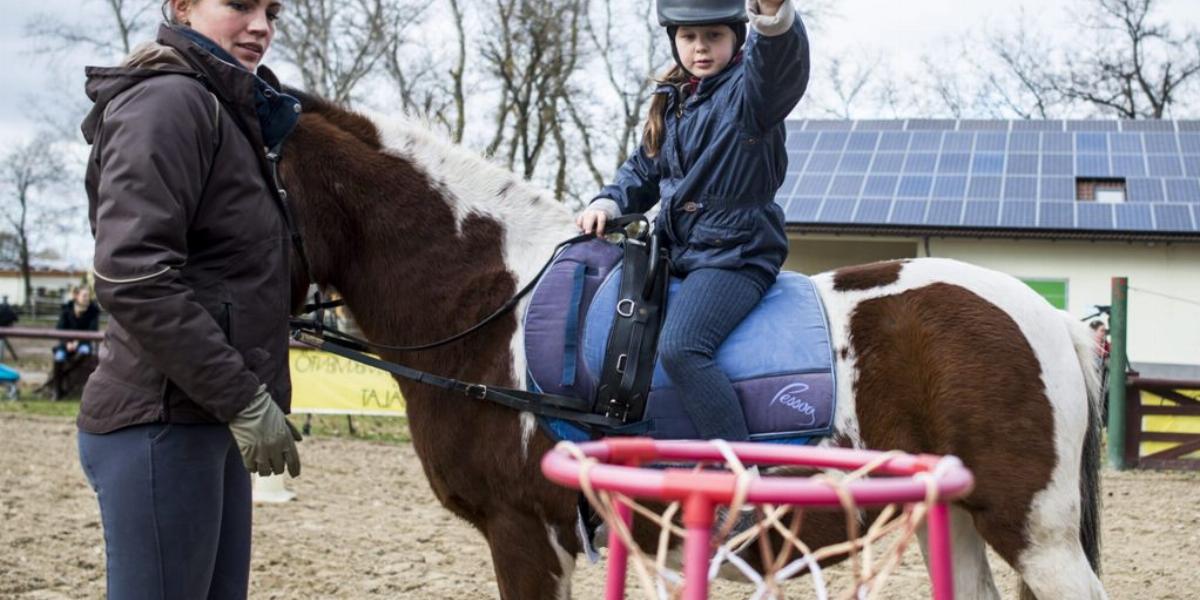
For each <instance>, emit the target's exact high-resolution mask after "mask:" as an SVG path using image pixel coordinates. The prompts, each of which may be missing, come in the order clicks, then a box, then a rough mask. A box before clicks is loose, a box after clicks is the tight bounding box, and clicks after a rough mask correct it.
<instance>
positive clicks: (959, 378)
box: [281, 98, 1105, 600]
mask: <svg viewBox="0 0 1200 600" xmlns="http://www.w3.org/2000/svg"><path fill="white" fill-rule="evenodd" d="M304 105H305V111H306V112H305V113H304V115H303V117H302V118H301V122H300V126H299V128H298V129H297V131H296V133H295V134H294V136H293V138H292V139H291V140H290V141H289V143H288V146H287V148H286V150H285V153H284V158H283V163H282V167H281V177H282V180H283V183H284V185H285V186H286V187H287V188H288V190H289V193H290V194H291V197H292V198H293V199H294V201H295V209H296V212H297V220H298V223H299V225H300V227H301V230H302V232H303V234H304V237H305V239H306V240H307V245H308V252H309V255H310V259H311V263H312V278H313V279H315V283H316V284H318V285H320V286H325V287H332V288H336V290H337V291H339V292H340V293H341V294H342V295H343V297H344V298H345V301H346V304H347V307H348V308H349V310H350V311H351V312H352V314H353V315H354V318H355V320H356V321H357V322H358V324H359V325H360V326H361V328H362V331H363V332H364V334H365V336H366V337H367V338H368V339H370V340H372V341H375V342H378V343H385V344H417V343H424V342H428V341H432V340H436V339H441V338H443V337H446V336H448V335H451V334H454V333H457V332H459V331H462V330H464V329H466V328H467V327H469V326H470V325H473V324H475V323H476V322H477V321H479V320H480V319H481V318H483V317H484V316H485V315H487V314H488V313H490V312H491V311H493V310H495V309H496V308H497V307H498V306H500V305H501V304H502V303H504V301H505V300H507V299H508V298H509V297H511V296H512V294H513V293H514V292H515V291H516V290H517V289H519V288H520V287H521V286H523V285H525V284H526V283H528V282H529V281H530V279H531V278H532V277H534V276H535V274H536V273H537V271H538V269H539V267H540V266H541V265H542V264H543V263H544V261H545V260H546V259H547V258H548V257H549V256H550V254H551V250H552V248H553V247H554V246H555V244H556V243H558V242H559V241H561V240H563V239H566V238H568V237H571V236H573V235H575V234H576V233H577V232H576V230H575V226H574V224H573V216H572V215H571V214H570V213H569V212H568V210H567V209H566V208H565V207H563V206H562V205H561V204H559V203H558V202H555V201H554V200H553V199H552V198H551V197H550V196H549V194H548V193H546V192H545V191H543V190H541V189H537V188H536V187H533V186H531V185H530V184H528V183H526V182H524V181H522V180H521V179H520V178H519V177H518V176H516V175H514V174H512V173H509V172H507V171H504V170H502V169H499V168H497V167H495V166H493V165H491V164H489V163H488V162H487V161H485V160H483V159H482V158H480V157H479V156H477V155H475V154H473V153H471V152H469V151H467V150H465V149H463V148H461V147H457V146H454V145H451V144H449V143H447V142H444V141H442V140H440V139H439V138H437V137H436V136H434V135H432V134H430V132H429V131H428V130H427V129H426V128H424V127H423V126H421V125H418V124H414V123H411V122H408V121H405V120H398V119H368V118H367V117H364V116H361V115H358V114H355V113H351V112H348V111H346V110H343V109H341V108H338V107H335V106H333V105H331V104H328V103H326V102H323V101H320V100H319V99H315V98H306V99H305V102H304ZM815 281H816V283H817V286H818V288H819V290H820V293H821V296H822V298H823V300H824V302H825V306H826V307H827V309H828V311H829V320H830V324H831V326H832V331H833V336H834V344H835V346H834V347H835V349H836V354H837V359H836V368H837V376H838V382H839V387H838V390H837V402H838V414H837V424H836V426H837V429H836V430H837V433H836V435H835V436H834V437H833V438H832V439H830V440H828V441H826V442H825V443H826V444H840V445H844V446H851V447H856V448H878V449H899V450H904V451H907V452H929V453H936V454H954V455H956V456H958V457H960V458H961V459H962V460H963V462H964V463H966V465H967V466H968V467H970V468H971V470H972V471H973V472H974V474H975V478H976V487H975V490H974V491H973V492H972V494H971V495H970V496H969V497H968V498H966V499H965V500H964V501H962V502H960V503H958V504H957V505H956V506H955V507H954V509H953V527H954V529H953V535H954V550H955V556H954V565H955V569H956V588H957V590H958V594H959V597H960V598H996V597H998V592H997V590H996V587H995V584H994V583H993V581H992V576H991V572H990V570H989V567H988V564H987V558H986V556H985V553H984V548H985V544H986V545H990V546H991V547H992V548H993V549H995V551H996V552H997V553H998V554H999V555H1000V556H1001V557H1002V558H1003V559H1004V560H1005V561H1006V562H1008V563H1009V564H1010V565H1012V566H1013V567H1014V568H1015V569H1016V570H1017V571H1018V572H1019V574H1020V576H1021V579H1022V582H1023V583H1024V585H1025V586H1028V589H1027V590H1024V593H1023V595H1024V594H1028V593H1030V592H1031V595H1033V596H1035V597H1037V598H1041V599H1043V600H1047V599H1059V598H1072V599H1077V598H1104V597H1105V593H1104V590H1103V588H1102V586H1101V584H1100V580H1099V579H1098V577H1097V575H1096V567H1098V563H1099V539H1098V537H1097V536H1098V513H1097V502H1098V498H1097V495H1098V489H1097V487H1098V486H1097V460H1098V458H1097V454H1098V451H1097V447H1096V439H1097V438H1096V436H1097V430H1096V427H1095V424H1096V415H1097V413H1096V410H1095V408H1096V407H1095V405H1094V403H1095V402H1096V399H1097V388H1098V380H1097V373H1096V370H1095V367H1094V366H1093V365H1094V362H1093V351H1094V349H1093V347H1092V341H1091V336H1090V335H1089V332H1088V331H1087V330H1086V328H1084V327H1083V326H1081V325H1079V324H1078V323H1075V322H1074V321H1073V320H1072V319H1070V318H1069V317H1068V316H1067V315H1065V314H1064V313H1062V312H1060V311H1057V310H1055V309H1053V308H1052V307H1051V306H1050V305H1049V304H1047V303H1046V302H1045V301H1044V300H1042V299H1041V298H1040V297H1039V296H1037V295H1036V294H1035V293H1034V292H1033V291H1031V290H1030V289H1029V288H1028V287H1026V286H1025V285H1023V284H1022V283H1021V282H1019V281H1018V280H1016V279H1014V278H1012V277H1009V276H1007V275H1004V274H1001V273H998V272H995V271H990V270H986V269H982V268H979V267H975V266H971V265H968V264H963V263H960V262H955V261H950V260H939V259H918V260H911V261H900V262H885V263H877V264H870V265H864V266H860V267H853V268H847V269H842V270H839V271H837V272H833V273H825V274H821V275H818V276H816V278H815ZM293 282H294V286H293V289H294V291H295V294H294V298H295V299H296V301H297V306H298V305H299V302H300V300H301V298H302V293H303V290H304V289H306V288H307V284H308V283H309V281H308V277H307V276H306V275H305V274H302V273H299V272H294V278H293ZM382 354H383V356H384V357H385V358H386V359H388V360H392V361H395V362H399V363H403V364H406V365H410V366H412V367H415V368H418V369H423V370H428V371H432V372H434V373H437V374H440V375H443V376H450V377H455V378H458V379H460V380H465V381H473V382H482V383H487V384H493V385H505V386H521V385H522V384H523V377H524V373H525V365H524V362H523V361H524V353H523V352H522V332H521V320H520V319H519V312H518V313H514V314H511V315H508V316H506V317H505V318H503V319H501V320H500V321H498V322H496V323H493V324H491V325H489V326H487V327H485V328H484V329H482V330H480V331H479V332H478V333H476V334H473V335H472V336H470V337H468V338H467V339H465V340H462V341H460V342H456V343H454V344H451V345H448V346H445V347H442V348H438V349H436V350H430V351H425V352H413V353H398V352H383V353H382ZM399 383H400V387H401V389H402V391H403V393H404V397H405V399H406V401H407V410H408V417H409V424H410V428H411V430H412V440H413V445H414V447H415V449H416V453H417V455H418V456H419V457H420V460H421V464H422V466H423V467H424V469H425V474H426V476H427V477H428V479H429V484H430V486H431V487H432V488H433V492H434V494H435V495H436V496H437V498H438V499H439V500H440V501H441V502H442V504H443V505H445V507H446V508H448V509H449V510H450V511H451V512H453V513H454V514H456V515H458V516H460V517H462V518H463V519H466V520H467V521H468V522H470V523H471V524H472V525H474V526H475V527H476V528H477V529H478V530H479V531H480V532H481V533H482V534H483V536H484V537H485V538H486V539H487V542H488V545H489V546H490V548H491V551H492V559H493V562H494V568H495V572H496V578H497V580H498V583H499V588H500V594H501V597H502V598H505V599H506V600H535V599H551V598H560V599H561V598H567V597H569V595H570V578H571V573H572V571H573V569H574V565H575V559H576V556H578V555H579V554H580V553H581V551H582V547H581V542H580V540H579V539H578V538H577V536H576V533H575V528H574V524H575V518H576V513H575V503H576V495H575V492H573V491H569V490H566V489H564V488H561V487H558V486H556V485H553V484H551V483H550V482H548V481H547V480H546V479H545V478H544V477H543V476H542V474H541V472H540V470H539V459H540V458H541V456H542V455H543V454H544V453H545V452H546V451H548V450H550V449H551V447H552V445H553V442H552V441H551V440H550V439H549V438H548V437H547V436H546V435H545V434H544V433H543V432H542V431H540V430H539V428H538V427H537V425H536V423H535V419H534V417H533V416H532V415H530V414H521V413H517V412H514V411H512V410H510V409H506V408H502V407H499V406H496V405H493V404H488V403H484V402H478V401H474V400H468V399H466V398H464V397H460V396H452V395H449V394H448V393H446V392H443V391H441V390H438V389H434V388H430V387H426V386H422V385H419V384H415V383H411V382H408V381H404V380H401V381H400V382H399ZM1085 441H1086V444H1085ZM818 517H819V515H816V514H814V515H811V516H810V517H808V518H807V519H806V524H805V531H806V535H807V537H808V539H807V540H806V541H808V542H810V545H811V544H816V545H823V544H825V543H829V542H833V541H837V540H836V539H835V538H838V537H839V536H844V535H845V532H844V525H843V523H844V519H843V518H842V517H840V516H837V515H829V518H828V520H826V521H823V520H820V519H819V518H818ZM842 539H844V538H842Z"/></svg>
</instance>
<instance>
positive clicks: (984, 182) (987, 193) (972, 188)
mask: <svg viewBox="0 0 1200 600" xmlns="http://www.w3.org/2000/svg"><path fill="white" fill-rule="evenodd" d="M1003 181H1004V180H1003V179H1002V178H1000V177H992V176H979V175H976V176H974V177H972V178H971V183H970V185H969V187H968V188H967V198H968V199H971V200H995V199H996V198H999V197H1000V188H1001V187H1002V186H1003Z"/></svg>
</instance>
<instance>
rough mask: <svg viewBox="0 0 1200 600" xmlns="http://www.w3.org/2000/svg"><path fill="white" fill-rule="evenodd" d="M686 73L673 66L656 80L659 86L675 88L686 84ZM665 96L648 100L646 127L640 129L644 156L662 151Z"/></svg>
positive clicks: (659, 95) (665, 119) (665, 115)
mask: <svg viewBox="0 0 1200 600" xmlns="http://www.w3.org/2000/svg"><path fill="white" fill-rule="evenodd" d="M687 80H688V73H687V71H684V70H683V67H681V66H679V65H675V66H673V67H671V68H670V69H669V70H668V71H667V72H666V73H663V74H662V76H660V77H659V78H658V84H659V85H673V86H676V87H679V86H682V85H683V84H685V83H687ZM668 98H669V96H667V94H654V96H653V97H652V98H651V100H650V111H649V114H647V115H646V126H645V127H644V128H643V129H642V145H643V146H644V147H645V148H646V156H649V157H651V158H653V157H655V156H658V152H659V150H662V143H663V134H664V132H665V131H666V121H667V99H668Z"/></svg>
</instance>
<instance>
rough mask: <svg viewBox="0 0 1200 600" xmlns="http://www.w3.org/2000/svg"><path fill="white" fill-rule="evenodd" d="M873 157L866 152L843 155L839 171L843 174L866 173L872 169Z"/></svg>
mask: <svg viewBox="0 0 1200 600" xmlns="http://www.w3.org/2000/svg"><path fill="white" fill-rule="evenodd" d="M872 158H873V156H872V155H870V154H867V153H866V152H847V153H845V154H843V155H842V162H841V163H839V164H838V171H840V172H842V173H866V172H867V170H868V169H870V168H871V159H872Z"/></svg>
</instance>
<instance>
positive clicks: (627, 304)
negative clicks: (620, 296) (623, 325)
mask: <svg viewBox="0 0 1200 600" xmlns="http://www.w3.org/2000/svg"><path fill="white" fill-rule="evenodd" d="M636 307H637V303H635V302H634V301H633V300H631V299H629V298H626V299H624V300H622V301H620V302H618V303H617V314H618V315H621V316H622V317H625V318H626V319H628V318H629V317H632V316H633V309H634V308H636Z"/></svg>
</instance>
